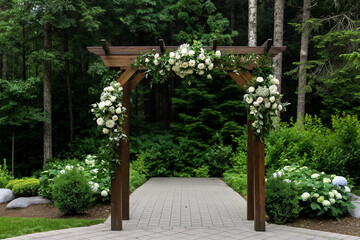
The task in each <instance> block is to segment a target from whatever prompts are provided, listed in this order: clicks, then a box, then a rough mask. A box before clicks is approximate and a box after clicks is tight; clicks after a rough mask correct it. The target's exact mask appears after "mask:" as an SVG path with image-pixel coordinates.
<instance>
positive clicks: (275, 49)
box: [268, 46, 286, 57]
mask: <svg viewBox="0 0 360 240" xmlns="http://www.w3.org/2000/svg"><path fill="white" fill-rule="evenodd" d="M285 49H286V47H285V46H280V47H274V46H272V47H271V48H270V49H269V51H268V53H270V55H271V57H274V56H276V55H277V54H279V53H282V52H284V51H285Z"/></svg>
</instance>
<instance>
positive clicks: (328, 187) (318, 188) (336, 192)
mask: <svg viewBox="0 0 360 240" xmlns="http://www.w3.org/2000/svg"><path fill="white" fill-rule="evenodd" d="M279 176H280V177H279ZM335 177H336V175H327V174H325V173H324V172H317V171H315V170H311V169H309V168H307V167H295V166H291V167H289V166H286V167H284V168H283V169H282V170H280V171H277V172H275V173H273V176H272V177H271V178H270V180H272V179H274V178H275V179H277V178H279V179H284V178H286V179H288V180H289V181H291V182H292V183H295V184H296V185H297V188H298V196H297V198H298V199H299V201H300V205H301V206H302V207H303V212H304V213H305V214H306V215H307V216H309V217H316V216H321V215H324V216H331V217H334V218H336V219H337V220H339V219H340V216H341V215H342V214H343V212H344V209H347V210H349V211H350V210H352V209H353V208H354V205H353V204H351V201H350V199H349V194H350V191H351V187H352V186H346V184H347V183H346V181H343V183H342V186H334V185H333V184H332V183H333V180H334V179H335ZM268 181H269V178H268ZM335 181H336V180H335Z"/></svg>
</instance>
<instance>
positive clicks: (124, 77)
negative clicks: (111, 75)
mask: <svg viewBox="0 0 360 240" xmlns="http://www.w3.org/2000/svg"><path fill="white" fill-rule="evenodd" d="M136 71H137V69H136V68H133V67H130V68H127V69H126V70H125V72H124V73H123V74H121V76H120V77H119V78H118V80H117V81H118V82H119V83H120V84H121V85H124V84H125V83H126V82H127V81H129V79H130V78H131V77H132V75H133V74H134V73H135V72H136Z"/></svg>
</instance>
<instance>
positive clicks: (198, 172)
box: [194, 165, 210, 178]
mask: <svg viewBox="0 0 360 240" xmlns="http://www.w3.org/2000/svg"><path fill="white" fill-rule="evenodd" d="M194 172H195V177H199V178H208V177H210V175H209V166H206V165H203V166H201V167H199V168H198V169H194Z"/></svg>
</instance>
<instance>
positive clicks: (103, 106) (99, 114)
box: [91, 81, 126, 145]
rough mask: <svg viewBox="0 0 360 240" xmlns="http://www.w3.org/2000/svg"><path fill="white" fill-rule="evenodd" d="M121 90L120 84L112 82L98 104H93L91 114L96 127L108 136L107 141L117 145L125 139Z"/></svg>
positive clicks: (105, 89)
mask: <svg viewBox="0 0 360 240" xmlns="http://www.w3.org/2000/svg"><path fill="white" fill-rule="evenodd" d="M122 90H123V88H122V87H121V86H120V83H118V82H116V81H113V82H111V83H110V85H109V86H107V87H105V88H104V90H103V92H102V94H101V96H100V102H98V103H95V104H93V105H92V106H93V108H92V109H91V112H92V113H94V115H95V118H94V120H95V121H96V123H97V125H98V126H100V128H101V131H102V132H103V133H104V134H105V135H107V136H108V138H109V141H110V142H111V143H113V144H114V145H118V144H119V142H120V140H121V139H125V138H126V135H125V134H124V132H123V129H122V124H123V122H124V114H125V110H126V109H125V108H124V107H123V106H122V102H121V100H122V96H123V91H122Z"/></svg>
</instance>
